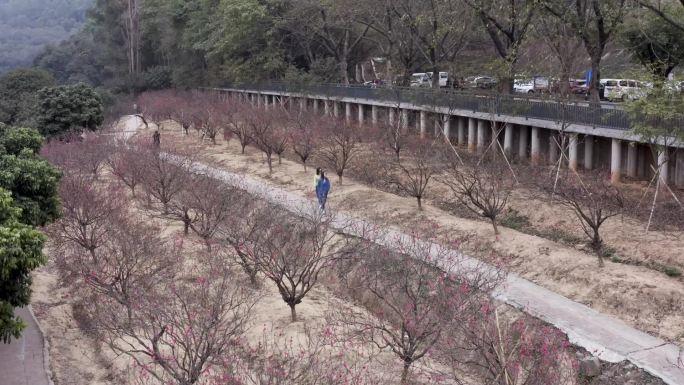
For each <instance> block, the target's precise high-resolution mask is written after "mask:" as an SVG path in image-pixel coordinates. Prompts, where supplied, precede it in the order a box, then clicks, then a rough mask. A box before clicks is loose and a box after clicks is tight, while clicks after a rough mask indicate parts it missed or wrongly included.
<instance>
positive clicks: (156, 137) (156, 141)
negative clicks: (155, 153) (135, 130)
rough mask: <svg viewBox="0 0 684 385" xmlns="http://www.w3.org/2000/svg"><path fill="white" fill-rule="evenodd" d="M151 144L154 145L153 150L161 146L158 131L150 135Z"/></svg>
mask: <svg viewBox="0 0 684 385" xmlns="http://www.w3.org/2000/svg"><path fill="white" fill-rule="evenodd" d="M152 143H153V144H154V148H156V149H158V148H159V146H160V145H161V135H160V134H159V130H157V131H155V132H154V134H152Z"/></svg>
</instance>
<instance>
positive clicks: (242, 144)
mask: <svg viewBox="0 0 684 385" xmlns="http://www.w3.org/2000/svg"><path fill="white" fill-rule="evenodd" d="M240 147H242V149H241V151H240V154H241V155H245V147H247V144H246V143H240Z"/></svg>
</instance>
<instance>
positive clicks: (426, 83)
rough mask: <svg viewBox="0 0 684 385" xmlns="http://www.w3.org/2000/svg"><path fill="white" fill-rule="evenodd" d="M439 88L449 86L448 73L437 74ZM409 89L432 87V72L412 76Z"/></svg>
mask: <svg viewBox="0 0 684 385" xmlns="http://www.w3.org/2000/svg"><path fill="white" fill-rule="evenodd" d="M439 86H440V87H447V86H449V73H447V72H440V73H439ZM411 87H432V72H417V73H414V74H412V75H411Z"/></svg>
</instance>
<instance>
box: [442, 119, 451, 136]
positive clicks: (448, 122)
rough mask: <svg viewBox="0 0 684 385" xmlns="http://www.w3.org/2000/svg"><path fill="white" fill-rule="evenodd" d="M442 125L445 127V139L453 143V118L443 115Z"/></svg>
mask: <svg viewBox="0 0 684 385" xmlns="http://www.w3.org/2000/svg"><path fill="white" fill-rule="evenodd" d="M442 125H443V126H444V128H443V129H444V138H446V139H448V140H449V141H451V116H449V115H442Z"/></svg>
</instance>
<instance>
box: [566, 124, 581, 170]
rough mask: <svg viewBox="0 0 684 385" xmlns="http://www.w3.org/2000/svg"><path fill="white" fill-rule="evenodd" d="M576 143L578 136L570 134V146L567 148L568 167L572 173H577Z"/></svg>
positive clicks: (577, 153) (577, 154)
mask: <svg viewBox="0 0 684 385" xmlns="http://www.w3.org/2000/svg"><path fill="white" fill-rule="evenodd" d="M578 143H579V135H578V134H576V133H572V134H570V145H569V146H568V159H569V162H568V167H569V168H570V170H573V171H577V158H578V157H579V151H578V146H577V144H578Z"/></svg>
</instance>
